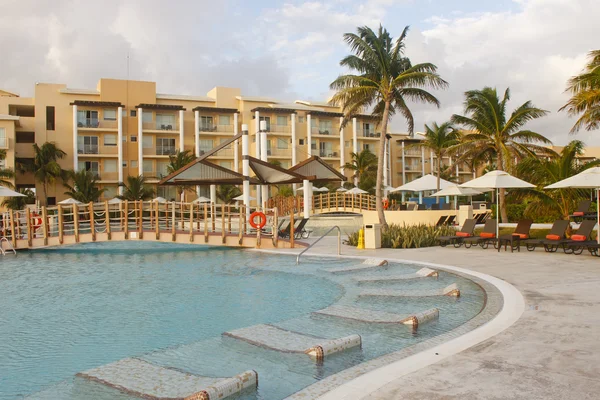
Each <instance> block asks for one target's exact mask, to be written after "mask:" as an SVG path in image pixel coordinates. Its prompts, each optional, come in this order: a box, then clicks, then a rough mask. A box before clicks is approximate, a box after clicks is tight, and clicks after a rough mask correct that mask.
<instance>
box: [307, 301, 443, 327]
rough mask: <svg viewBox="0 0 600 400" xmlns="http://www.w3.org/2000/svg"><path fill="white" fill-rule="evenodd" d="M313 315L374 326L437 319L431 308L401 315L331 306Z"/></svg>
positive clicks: (435, 312) (417, 322)
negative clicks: (368, 323)
mask: <svg viewBox="0 0 600 400" xmlns="http://www.w3.org/2000/svg"><path fill="white" fill-rule="evenodd" d="M313 314H317V315H326V316H329V317H336V318H344V319H349V320H355V321H360V322H370V323H376V324H404V325H419V324H422V323H423V322H427V321H430V320H432V319H436V318H438V316H439V310H438V309H437V308H431V309H429V310H426V311H423V312H419V313H415V314H404V315H403V314H395V313H390V312H385V311H374V310H368V309H364V308H356V307H348V306H340V305H333V306H329V307H327V308H324V309H322V310H319V311H315V312H314V313H313Z"/></svg>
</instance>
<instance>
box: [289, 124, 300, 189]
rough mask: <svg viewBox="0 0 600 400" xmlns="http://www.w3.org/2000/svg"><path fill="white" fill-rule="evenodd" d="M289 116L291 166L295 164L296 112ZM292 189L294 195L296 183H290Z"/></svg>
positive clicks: (296, 187)
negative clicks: (290, 127)
mask: <svg viewBox="0 0 600 400" xmlns="http://www.w3.org/2000/svg"><path fill="white" fill-rule="evenodd" d="M290 118H291V122H290V124H291V126H292V166H294V165H296V162H297V161H296V113H292V114H291V115H290ZM292 189H293V190H294V196H295V195H296V190H297V189H298V185H296V184H295V183H293V184H292Z"/></svg>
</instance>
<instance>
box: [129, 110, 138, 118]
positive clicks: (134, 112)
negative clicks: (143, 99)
mask: <svg viewBox="0 0 600 400" xmlns="http://www.w3.org/2000/svg"><path fill="white" fill-rule="evenodd" d="M129 116H130V117H137V111H136V110H131V111H129Z"/></svg>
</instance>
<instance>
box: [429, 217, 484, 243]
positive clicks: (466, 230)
mask: <svg viewBox="0 0 600 400" xmlns="http://www.w3.org/2000/svg"><path fill="white" fill-rule="evenodd" d="M475 223H476V221H475V220H474V219H468V220H466V221H465V223H464V224H463V226H462V228H461V230H460V231H458V232H456V235H455V236H440V237H439V238H438V240H439V241H440V246H442V247H446V246H447V245H448V244H453V245H454V247H460V246H462V241H463V239H465V238H467V237H471V236H473V231H474V230H475Z"/></svg>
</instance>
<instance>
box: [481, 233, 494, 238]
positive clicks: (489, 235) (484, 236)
mask: <svg viewBox="0 0 600 400" xmlns="http://www.w3.org/2000/svg"><path fill="white" fill-rule="evenodd" d="M479 236H480V237H482V238H486V239H490V238H494V237H496V234H495V233H491V232H481V234H480V235H479Z"/></svg>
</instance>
